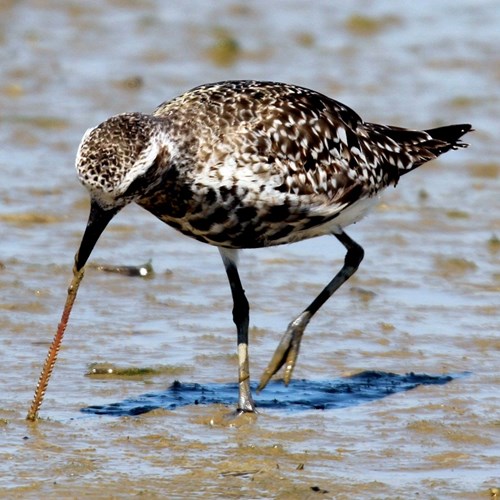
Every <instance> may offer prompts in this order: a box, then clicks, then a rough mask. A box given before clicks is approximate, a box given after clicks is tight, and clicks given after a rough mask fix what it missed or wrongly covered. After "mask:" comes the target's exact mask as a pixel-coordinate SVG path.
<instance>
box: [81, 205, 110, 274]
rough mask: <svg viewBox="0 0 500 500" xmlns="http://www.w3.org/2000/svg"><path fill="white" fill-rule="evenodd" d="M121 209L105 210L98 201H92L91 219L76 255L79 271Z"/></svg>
mask: <svg viewBox="0 0 500 500" xmlns="http://www.w3.org/2000/svg"><path fill="white" fill-rule="evenodd" d="M119 210H120V208H112V209H110V210H104V209H103V208H102V207H101V206H100V205H99V204H98V203H97V202H96V201H94V200H91V201H90V215H89V221H88V222H87V227H86V228H85V233H83V238H82V242H81V243H80V248H79V249H78V252H77V254H76V255H75V268H76V270H77V271H80V270H81V269H82V268H83V267H84V266H85V264H86V263H87V260H88V258H89V257H90V254H91V253H92V250H93V249H94V246H95V244H96V243H97V240H98V239H99V237H100V236H101V234H102V232H103V231H104V229H106V226H107V225H108V224H109V222H110V221H111V219H112V218H113V217H114V216H115V215H116V214H117V213H118V212H119Z"/></svg>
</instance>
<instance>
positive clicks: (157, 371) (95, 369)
mask: <svg viewBox="0 0 500 500" xmlns="http://www.w3.org/2000/svg"><path fill="white" fill-rule="evenodd" d="M186 371H188V370H187V368H186V367H185V366H180V365H179V366H174V365H159V366H145V367H140V366H126V367H123V366H117V365H115V364H112V363H91V364H90V365H89V366H88V370H87V373H86V374H85V375H86V376H87V377H111V378H143V377H152V376H155V375H164V374H166V375H173V376H175V375H181V374H184V373H185V372H186Z"/></svg>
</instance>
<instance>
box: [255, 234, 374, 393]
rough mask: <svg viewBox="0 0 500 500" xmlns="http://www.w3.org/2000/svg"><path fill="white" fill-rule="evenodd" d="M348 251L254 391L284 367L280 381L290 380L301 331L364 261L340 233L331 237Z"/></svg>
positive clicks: (292, 325) (292, 327)
mask: <svg viewBox="0 0 500 500" xmlns="http://www.w3.org/2000/svg"><path fill="white" fill-rule="evenodd" d="M333 235H334V236H335V237H336V238H337V239H338V240H339V241H340V242H341V243H342V244H343V245H344V246H345V248H346V249H347V253H346V256H345V260H344V265H343V266H342V268H341V269H340V271H339V272H338V273H337V274H336V275H335V276H334V278H333V279H332V280H331V281H330V283H328V285H326V287H325V288H324V289H323V290H322V291H321V293H320V294H319V295H318V296H317V297H316V298H315V299H314V300H313V301H312V302H311V303H310V304H309V306H308V307H306V309H304V311H302V313H301V314H299V315H298V316H297V317H296V318H295V319H294V320H293V321H292V322H291V323H290V324H289V325H288V328H287V330H286V332H285V334H284V335H283V337H282V338H281V341H280V343H279V344H278V347H277V348H276V351H275V352H274V355H273V358H272V359H271V362H270V363H269V365H268V366H267V368H266V369H265V371H264V373H263V375H262V377H261V379H260V383H259V387H258V388H257V391H261V390H262V389H264V387H265V386H266V385H267V383H268V382H269V380H270V379H271V377H272V376H273V375H274V374H275V373H277V372H278V370H279V369H280V368H281V367H282V366H283V365H285V374H284V376H283V380H284V381H285V384H288V383H289V382H290V380H291V378H292V372H293V369H294V367H295V363H296V361H297V356H298V355H299V349H300V342H301V341H302V336H303V335H304V330H305V328H306V326H307V324H308V323H309V321H310V319H311V318H312V317H313V315H314V314H315V313H316V312H317V311H318V309H319V308H320V307H321V306H322V305H323V304H324V303H325V302H326V301H327V300H328V299H329V298H330V297H331V296H332V295H333V294H334V292H335V291H336V290H338V289H339V288H340V287H341V286H342V285H343V284H344V283H345V282H346V281H347V280H348V279H349V278H350V277H351V276H352V275H353V274H354V273H355V272H356V270H357V269H358V267H359V264H360V263H361V261H362V260H363V256H364V250H363V248H362V247H361V246H360V245H358V244H357V243H356V242H355V241H354V240H352V239H351V238H350V237H349V236H347V234H346V233H344V232H343V231H342V232H341V233H338V234H337V233H334V234H333Z"/></svg>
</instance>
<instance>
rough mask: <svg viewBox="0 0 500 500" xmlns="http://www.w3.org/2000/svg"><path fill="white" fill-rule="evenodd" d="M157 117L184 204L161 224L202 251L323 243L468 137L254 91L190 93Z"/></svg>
mask: <svg viewBox="0 0 500 500" xmlns="http://www.w3.org/2000/svg"><path fill="white" fill-rule="evenodd" d="M154 116H156V117H158V118H160V119H163V120H165V122H166V123H167V124H168V127H169V134H170V135H171V137H172V139H173V140H174V142H175V143H176V144H177V145H178V153H177V156H176V158H174V161H173V167H172V168H173V172H174V173H175V182H176V183H183V189H181V190H180V191H182V197H184V198H187V201H184V200H180V199H179V200H177V201H178V204H181V205H182V209H181V210H180V212H179V213H178V214H177V216H175V217H173V218H172V217H171V216H170V214H167V213H165V214H164V216H163V217H161V218H163V220H165V222H168V223H169V224H171V225H173V226H175V227H177V228H178V229H180V230H181V231H183V232H185V233H186V234H189V235H191V236H194V237H197V238H198V239H201V240H202V241H207V242H209V243H213V244H222V245H224V246H234V247H245V246H267V245H270V244H278V243H284V242H286V241H293V240H297V239H303V238H307V237H310V236H312V235H316V234H324V233H325V232H330V231H331V230H332V229H333V230H334V229H335V221H334V220H335V219H337V222H338V226H339V227H344V226H345V225H348V224H350V223H352V222H356V221H357V220H359V218H361V217H362V216H363V215H364V214H365V213H366V211H367V210H368V208H369V206H371V204H372V203H371V201H369V200H372V199H373V198H374V197H376V195H377V194H378V193H379V192H380V191H381V190H383V189H384V188H385V187H387V186H388V185H390V184H396V183H397V181H398V180H399V177H400V176H401V175H402V174H404V173H406V172H407V171H409V170H412V169H413V168H415V167H417V166H419V165H421V164H422V163H424V162H426V161H429V160H431V159H433V158H436V157H437V156H439V154H441V153H442V152H444V151H446V150H448V149H450V148H455V147H458V146H460V145H461V144H460V143H459V142H458V139H459V137H460V136H461V135H463V134H464V133H465V132H466V131H467V130H469V129H470V126H465V125H461V126H451V127H442V128H441V129H436V130H437V132H436V133H435V134H434V136H433V135H432V131H427V132H426V131H410V130H406V129H401V128H397V127H389V126H382V125H376V124H371V123H365V122H363V120H362V119H361V118H360V117H359V115H357V114H356V113H355V112H354V111H353V110H351V109H350V108H348V107H347V106H345V105H343V104H341V103H339V102H337V101H335V100H333V99H330V98H329V97H327V96H324V95H322V94H320V93H318V92H315V91H312V90H309V89H305V88H302V87H298V86H294V85H288V84H282V83H273V82H256V81H229V82H221V83H215V84H209V85H203V86H200V87H197V88H195V89H193V90H191V91H189V92H187V93H185V94H183V95H181V96H179V97H177V98H175V99H173V100H171V101H168V102H165V103H163V104H162V105H160V106H159V107H158V108H157V109H156V110H155V112H154ZM171 174H172V172H171ZM177 188H178V185H173V184H171V185H170V191H172V189H173V191H175V190H176V189H177ZM179 196H180V195H179ZM367 200H368V201H367ZM174 201H175V200H174ZM146 204H149V205H151V206H152V205H154V204H156V205H158V200H156V201H155V202H154V203H153V204H151V203H146ZM352 207H354V208H352ZM146 208H148V207H147V206H146ZM148 209H149V208H148ZM166 211H168V210H166ZM237 214H239V216H238V215H237ZM341 214H343V215H342V216H341ZM156 215H158V216H160V215H161V214H158V213H156ZM332 221H334V222H332ZM242 235H244V236H242Z"/></svg>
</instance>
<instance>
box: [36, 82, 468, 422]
mask: <svg viewBox="0 0 500 500" xmlns="http://www.w3.org/2000/svg"><path fill="white" fill-rule="evenodd" d="M470 130H471V126H470V125H467V124H463V125H450V126H445V127H439V128H434V129H430V130H425V131H415V130H407V129H403V128H399V127H392V126H384V125H377V124H374V123H368V122H364V121H363V120H362V119H361V118H360V117H359V116H358V115H357V114H356V113H355V112H354V111H353V110H351V109H349V108H348V107H347V106H345V105H343V104H341V103H339V102H337V101H335V100H333V99H330V98H329V97H327V96H325V95H322V94H320V93H318V92H315V91H312V90H309V89H306V88H302V87H298V86H295V85H287V84H283V83H272V82H258V81H228V82H221V83H215V84H208V85H202V86H200V87H197V88H195V89H193V90H191V91H189V92H187V93H185V94H183V95H181V96H179V97H177V98H175V99H173V100H171V101H167V102H165V103H163V104H161V105H160V106H159V107H158V108H157V109H156V110H155V111H154V112H153V113H152V114H143V113H124V114H120V115H117V116H113V117H111V118H109V119H108V120H106V121H105V122H103V123H101V124H100V125H98V126H97V127H95V128H92V129H89V130H88V131H87V132H86V133H85V135H84V137H83V139H82V142H81V144H80V147H79V149H78V154H77V158H76V168H77V171H78V176H79V179H80V181H81V182H82V184H83V185H84V186H85V187H86V188H87V189H88V191H89V193H90V203H91V206H90V216H89V220H88V225H87V227H86V230H85V233H84V235H83V239H82V242H81V245H80V248H79V250H78V252H77V254H76V256H75V267H74V281H73V284H72V286H71V287H70V295H71V293H73V296H72V297H71V298H70V296H68V297H69V298H68V302H67V304H66V307H65V311H64V314H65V316H64V314H63V320H62V321H61V324H60V327H61V325H62V331H61V338H62V333H63V331H64V328H65V325H66V323H67V320H68V317H69V312H70V310H71V307H72V304H73V300H74V297H75V296H76V290H77V288H78V284H79V282H80V279H81V277H82V276H83V268H84V266H85V264H86V262H87V259H88V258H89V256H90V254H91V252H92V250H93V248H94V245H95V244H96V242H97V241H98V239H99V237H100V235H101V233H102V232H103V231H104V229H105V228H106V226H107V224H108V223H109V222H110V221H111V219H112V218H113V217H114V216H115V215H116V214H117V213H118V212H119V211H120V210H121V209H122V208H123V207H125V206H126V205H128V204H129V203H132V202H135V203H137V204H138V205H140V206H141V207H143V208H145V209H146V210H147V211H149V212H151V213H152V214H153V215H155V216H156V217H158V218H159V219H160V220H162V221H163V222H165V223H166V224H168V225H169V226H172V227H173V228H175V229H177V230H178V231H180V232H181V233H183V234H185V235H187V236H189V237H191V238H195V239H197V240H199V241H202V242H204V243H209V244H210V245H213V246H216V247H217V248H218V249H219V252H220V254H221V256H222V261H223V263H224V266H225V269H226V273H227V277H228V279H229V284H230V288H231V293H232V298H233V303H234V307H233V320H234V323H235V324H236V330H237V343H238V359H239V399H238V406H237V411H239V412H253V411H255V404H254V401H253V399H252V395H251V391H250V371H249V358H248V323H249V304H248V301H247V299H246V297H245V293H244V290H243V287H242V284H241V281H240V277H239V275H238V269H237V256H238V251H239V250H240V249H245V248H259V247H268V246H274V245H281V244H284V243H291V242H295V241H300V240H303V239H306V238H312V237H316V236H321V235H325V234H332V235H333V236H335V238H337V240H338V241H339V242H340V243H342V245H344V247H345V248H346V251H347V253H346V255H345V262H344V265H343V266H342V268H341V269H340V271H339V272H338V273H337V274H336V275H335V276H334V277H333V279H332V280H331V281H330V282H329V283H328V284H327V285H326V287H325V288H324V289H323V291H322V292H321V293H320V294H319V295H318V296H317V297H316V298H315V299H314V300H313V301H312V302H311V303H310V304H309V305H308V306H307V307H306V308H305V309H304V310H303V311H302V312H301V313H300V314H299V315H298V316H297V317H296V318H295V319H294V320H293V321H292V322H291V323H290V324H289V325H288V328H287V330H286V332H285V334H284V336H283V337H282V339H281V341H280V343H279V345H278V347H277V349H276V352H275V353H274V356H273V358H272V360H271V362H270V363H269V366H268V367H267V369H266V370H265V372H264V374H263V376H262V378H261V380H260V384H259V387H258V389H259V390H261V389H263V388H264V387H265V386H266V384H267V383H268V381H269V380H270V378H271V377H272V376H273V375H274V374H275V373H277V372H278V370H279V369H280V368H281V367H282V366H284V380H285V382H286V383H288V382H289V380H290V378H291V375H292V371H293V369H294V366H295V363H296V360H297V355H298V353H299V348H300V343H301V339H302V336H303V333H304V329H305V328H306V326H307V324H308V323H309V321H310V319H311V317H312V316H313V315H314V314H315V313H316V312H317V311H318V309H319V308H320V307H321V306H322V305H323V304H324V303H325V301H326V300H327V299H328V298H329V297H331V295H332V294H333V293H334V292H335V291H336V290H337V289H338V288H339V287H340V286H341V285H342V284H343V283H344V282H345V281H346V280H347V279H348V278H349V277H350V276H352V274H353V273H354V272H355V271H356V269H357V268H358V266H359V264H360V262H361V260H362V259H363V253H364V252H363V249H362V248H361V246H360V245H358V244H357V243H356V242H355V241H353V240H352V239H351V238H350V237H349V236H348V235H347V234H346V233H345V231H344V228H345V227H346V226H348V225H349V224H353V223H355V222H357V221H359V220H360V219H361V218H362V217H364V216H365V215H366V213H367V212H368V211H369V210H370V209H371V208H372V207H373V205H374V204H375V203H376V202H377V199H378V197H379V195H380V193H381V192H382V191H383V190H384V189H385V188H386V187H388V186H389V185H394V186H395V185H396V184H397V183H398V181H399V178H400V177H401V176H402V175H404V174H406V173H407V172H410V171H411V170H413V169H415V168H417V167H418V166H420V165H422V164H423V163H425V162H427V161H430V160H433V159H435V158H437V157H438V156H439V155H441V154H442V153H445V152H446V151H448V150H450V149H457V148H459V147H465V146H467V145H466V144H464V143H462V142H460V138H461V137H462V136H463V135H464V134H465V133H466V132H468V131H470ZM68 304H69V305H68ZM59 342H60V341H59ZM57 349H58V345H57V346H56V347H55V348H54V353H55V354H57ZM55 354H54V356H53V358H52V360H51V361H50V362H49V360H47V362H46V363H48V364H49V365H51V366H50V369H48V372H47V376H46V380H43V381H42V378H41V381H40V382H39V388H38V390H39V392H40V394H41V396H42V397H43V393H44V391H45V388H46V385H47V383H48V377H49V376H50V372H51V370H52V367H53V365H54V363H55ZM49 357H50V355H49ZM42 375H43V374H42ZM44 385H45V387H44ZM40 386H42V387H40ZM35 400H36V397H35ZM40 404H41V397H40V398H39V400H38V402H37V403H35V401H34V403H33V407H32V411H31V414H29V415H28V418H30V415H31V416H32V417H34V418H36V413H37V411H38V409H39V406H40ZM37 405H38V406H37Z"/></svg>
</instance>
